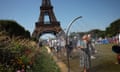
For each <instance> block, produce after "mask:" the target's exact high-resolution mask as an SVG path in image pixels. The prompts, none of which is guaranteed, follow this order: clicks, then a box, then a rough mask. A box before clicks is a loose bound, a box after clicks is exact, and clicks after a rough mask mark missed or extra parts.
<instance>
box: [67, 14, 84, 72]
mask: <svg viewBox="0 0 120 72" xmlns="http://www.w3.org/2000/svg"><path fill="white" fill-rule="evenodd" d="M80 18H82V16H79V17H76V18H75V19H73V20H72V21H71V22H70V24H69V25H68V27H67V29H66V48H67V62H68V72H70V61H69V49H68V45H69V40H68V33H69V30H70V27H71V26H72V24H73V23H74V22H75V21H76V20H78V19H80Z"/></svg>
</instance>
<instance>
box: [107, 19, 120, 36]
mask: <svg viewBox="0 0 120 72" xmlns="http://www.w3.org/2000/svg"><path fill="white" fill-rule="evenodd" d="M119 31H120V19H118V20H116V21H114V22H112V23H111V24H110V26H109V27H107V28H106V32H105V33H106V35H107V36H109V37H112V36H115V35H116V34H118V33H119Z"/></svg>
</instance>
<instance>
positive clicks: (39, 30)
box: [32, 0, 63, 38]
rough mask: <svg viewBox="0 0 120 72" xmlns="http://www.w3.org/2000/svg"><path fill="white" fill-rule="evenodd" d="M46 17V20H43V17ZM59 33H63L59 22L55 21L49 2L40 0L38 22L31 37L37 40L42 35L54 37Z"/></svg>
mask: <svg viewBox="0 0 120 72" xmlns="http://www.w3.org/2000/svg"><path fill="white" fill-rule="evenodd" d="M46 16H47V17H48V20H47V21H46V20H45V17H46ZM60 31H63V30H62V28H61V27H60V22H58V21H57V19H56V17H55V15H54V12H53V6H52V5H51V1H50V0H42V5H41V6H40V16H39V19H38V22H36V24H35V30H34V32H33V34H32V36H33V37H35V38H39V37H40V36H41V34H43V33H48V32H49V33H53V34H54V35H56V34H57V33H59V32H60Z"/></svg>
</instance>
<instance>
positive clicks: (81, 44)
mask: <svg viewBox="0 0 120 72" xmlns="http://www.w3.org/2000/svg"><path fill="white" fill-rule="evenodd" d="M77 47H78V48H79V49H80V67H82V68H83V72H90V66H91V61H90V51H89V47H88V36H87V35H84V36H83V37H82V40H78V43H77Z"/></svg>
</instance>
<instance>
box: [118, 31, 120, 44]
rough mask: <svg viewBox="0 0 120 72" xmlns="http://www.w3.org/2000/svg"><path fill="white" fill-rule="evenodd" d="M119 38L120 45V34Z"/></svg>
mask: <svg viewBox="0 0 120 72" xmlns="http://www.w3.org/2000/svg"><path fill="white" fill-rule="evenodd" d="M118 38H119V43H120V33H119V37H118Z"/></svg>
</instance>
